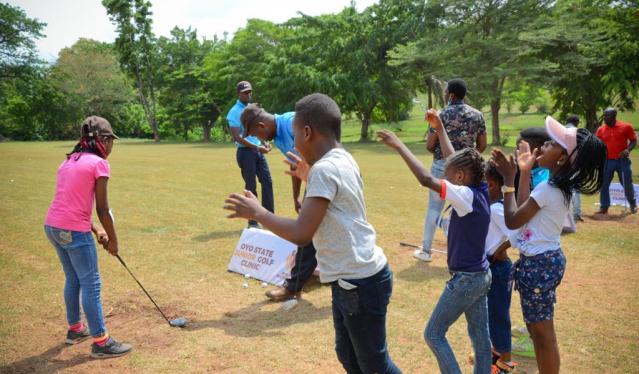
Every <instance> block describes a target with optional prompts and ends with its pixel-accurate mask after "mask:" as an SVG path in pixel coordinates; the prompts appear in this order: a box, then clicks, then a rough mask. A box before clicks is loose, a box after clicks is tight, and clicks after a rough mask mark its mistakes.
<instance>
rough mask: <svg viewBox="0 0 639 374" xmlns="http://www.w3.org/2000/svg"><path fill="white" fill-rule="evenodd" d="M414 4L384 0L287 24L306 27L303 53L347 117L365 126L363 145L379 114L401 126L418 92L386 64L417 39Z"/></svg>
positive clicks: (401, 70) (399, 72)
mask: <svg viewBox="0 0 639 374" xmlns="http://www.w3.org/2000/svg"><path fill="white" fill-rule="evenodd" d="M413 14H415V8H414V4H413V2H406V1H392V0H382V1H380V3H379V4H374V5H372V6H370V7H368V8H366V9H365V10H364V11H363V12H362V13H358V12H357V10H356V9H355V8H354V6H350V7H347V8H345V9H344V10H343V11H342V12H340V13H338V14H335V15H324V16H319V17H309V16H304V15H302V17H300V18H299V19H298V20H291V21H289V23H292V24H294V25H295V26H297V27H302V28H303V30H304V32H306V33H307V38H310V39H312V40H313V41H312V43H308V42H307V43H304V44H302V45H306V46H308V48H307V50H306V51H305V53H307V54H309V55H311V56H312V57H313V63H314V64H313V66H314V67H315V69H316V71H318V72H320V73H321V74H322V75H323V76H324V77H325V78H322V77H320V78H318V79H316V80H315V81H316V82H318V85H319V86H321V87H322V88H324V89H325V92H326V93H327V94H329V95H331V96H333V97H334V98H335V100H336V101H337V103H338V104H339V105H340V108H341V109H342V111H343V112H345V113H349V112H352V113H355V114H356V116H357V118H358V119H359V120H360V121H361V130H360V141H365V140H367V139H368V136H369V127H370V124H371V121H372V119H373V113H374V111H375V110H376V109H377V110H379V113H380V114H381V116H382V117H383V118H384V119H386V120H388V121H397V120H398V119H399V118H400V116H401V111H402V110H406V109H407V108H408V107H409V105H410V100H411V98H412V96H413V93H414V90H413V89H412V84H411V82H410V80H409V77H408V76H407V75H406V74H404V71H403V69H401V68H399V67H397V66H391V65H389V64H388V59H389V56H388V51H390V50H391V49H392V48H393V47H394V46H395V45H396V44H398V43H406V42H408V41H410V40H411V38H414V36H415V35H416V34H417V32H416V30H415V28H418V27H419V23H418V22H405V20H406V19H407V18H408V16H409V15H413Z"/></svg>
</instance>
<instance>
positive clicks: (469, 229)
mask: <svg viewBox="0 0 639 374" xmlns="http://www.w3.org/2000/svg"><path fill="white" fill-rule="evenodd" d="M440 196H441V198H442V199H444V200H446V201H448V202H449V203H450V205H451V206H452V207H453V209H452V213H451V217H450V223H449V224H448V269H449V270H450V271H463V272H469V273H476V272H480V271H485V270H486V269H488V267H489V263H488V260H487V259H486V251H485V246H486V235H488V227H489V225H490V203H489V201H490V199H489V197H488V184H487V183H485V182H482V183H480V184H479V185H477V186H458V185H455V184H452V183H450V182H449V181H447V180H445V179H442V191H441V195H440Z"/></svg>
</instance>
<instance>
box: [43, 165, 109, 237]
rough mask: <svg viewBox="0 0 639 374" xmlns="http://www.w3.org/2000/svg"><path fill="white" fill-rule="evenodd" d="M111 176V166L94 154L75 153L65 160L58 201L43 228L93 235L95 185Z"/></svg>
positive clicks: (61, 171)
mask: <svg viewBox="0 0 639 374" xmlns="http://www.w3.org/2000/svg"><path fill="white" fill-rule="evenodd" d="M78 156H80V157H79V158H78ZM76 158H77V160H76ZM110 174H111V168H110V167H109V162H108V161H107V160H105V159H103V158H101V157H99V156H97V155H94V154H93V153H74V154H72V155H71V157H69V159H68V160H64V162H63V163H62V165H60V167H59V168H58V176H57V181H56V186H55V197H54V198H53V202H52V203H51V206H50V207H49V211H48V212H47V217H46V218H45V220H44V224H45V225H48V226H51V227H55V228H58V229H64V230H71V231H80V232H88V231H91V211H92V209H93V202H94V201H95V181H96V180H97V179H98V178H100V177H107V178H108V177H109V176H110Z"/></svg>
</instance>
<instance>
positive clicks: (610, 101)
mask: <svg viewBox="0 0 639 374" xmlns="http://www.w3.org/2000/svg"><path fill="white" fill-rule="evenodd" d="M638 38H639V16H638V13H637V8H636V1H612V0H608V1H604V0H602V1H589V0H588V1H586V0H578V1H559V2H557V5H556V6H555V8H554V11H553V13H552V14H550V15H548V16H547V17H544V18H542V19H540V21H539V23H538V25H537V27H536V31H534V32H529V33H526V34H523V35H522V36H521V39H522V42H523V44H524V45H526V46H527V49H526V50H525V52H524V53H525V56H526V58H527V59H528V60H533V59H536V60H538V61H541V62H543V63H545V64H546V69H545V71H546V74H545V76H546V77H548V78H547V79H546V81H547V84H548V85H549V88H550V92H551V97H552V99H553V100H554V102H555V105H554V110H560V111H561V114H562V117H565V116H566V115H568V114H569V113H575V114H580V115H582V116H584V117H585V119H586V126H587V128H588V129H590V130H591V131H594V130H595V129H596V128H597V126H598V125H599V122H600V121H599V118H598V116H597V113H598V112H599V111H601V110H602V109H604V108H605V107H607V106H610V105H613V106H617V107H618V108H619V109H621V110H626V109H633V108H634V105H635V100H637V98H639V96H638V90H639V84H638V83H639V43H637V40H639V39H638Z"/></svg>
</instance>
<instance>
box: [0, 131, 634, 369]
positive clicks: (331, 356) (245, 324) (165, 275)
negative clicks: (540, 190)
mask: <svg viewBox="0 0 639 374" xmlns="http://www.w3.org/2000/svg"><path fill="white" fill-rule="evenodd" d="M72 145H73V142H43V143H20V142H9V143H0V372H2V373H5V372H6V373H16V372H25V373H33V372H36V373H51V372H57V371H61V372H74V373H75V372H86V373H93V372H103V371H105V370H106V371H109V372H114V373H115V372H117V373H128V372H136V373H140V372H144V373H157V372H166V373H168V372H171V373H175V372H228V373H338V372H341V371H342V370H341V366H340V364H339V362H338V361H337V358H336V355H335V352H334V350H333V347H334V343H333V339H334V334H333V326H332V316H331V301H330V300H331V296H330V288H329V287H323V286H320V285H319V284H317V283H314V284H311V285H309V286H308V287H307V288H306V292H305V294H304V295H303V301H302V302H300V304H299V305H298V306H297V307H296V308H295V309H293V310H291V311H288V312H285V311H283V310H281V309H280V306H279V304H274V303H270V302H267V301H266V299H265V297H264V295H263V294H264V291H265V289H264V288H261V287H260V284H259V282H257V281H251V282H250V287H249V288H248V289H243V288H242V287H241V285H242V283H243V282H244V278H243V277H242V276H240V275H238V274H233V273H229V272H227V271H226V268H227V264H228V261H229V258H230V256H231V253H232V252H233V250H234V246H235V244H236V243H237V240H238V238H239V236H240V233H241V231H242V229H243V228H244V226H245V222H244V221H239V220H228V219H226V218H225V212H224V211H223V210H222V205H223V200H224V198H225V196H226V195H228V194H229V193H231V192H238V191H241V190H242V187H243V183H242V180H241V177H240V173H239V169H238V168H237V165H236V162H235V149H234V147H233V146H232V145H230V144H228V145H219V144H217V145H212V144H201V143H194V144H180V143H178V144H171V143H162V144H152V143H148V142H141V141H128V140H122V141H119V142H117V143H116V145H115V147H114V151H113V154H112V157H110V158H109V161H110V163H111V168H112V178H111V180H110V181H109V200H110V203H111V206H112V209H113V212H114V214H115V217H116V227H117V230H118V234H119V242H120V251H121V255H122V257H123V258H124V259H125V261H127V263H128V265H129V266H130V267H131V269H132V271H133V272H134V273H135V274H136V275H137V277H138V278H139V279H140V280H141V281H142V283H143V284H144V285H145V287H146V288H147V289H148V290H149V292H150V293H151V294H152V295H153V296H154V298H155V299H156V300H157V301H158V303H159V304H160V305H161V306H162V307H163V308H165V309H166V311H167V314H169V317H176V316H185V317H187V318H188V320H189V322H190V323H189V326H188V327H187V328H186V329H182V330H181V329H177V328H171V327H169V326H168V325H167V324H166V323H165V322H164V321H163V319H162V318H161V316H160V315H159V314H158V313H157V312H156V311H155V310H154V308H153V306H152V304H151V303H150V302H149V301H148V300H147V299H146V297H145V296H144V294H143V293H142V292H141V290H140V289H139V288H138V286H137V285H136V284H135V282H134V281H133V279H131V278H130V276H129V275H128V274H127V273H126V271H125V270H124V268H122V267H121V265H120V264H119V263H118V262H117V261H116V260H115V259H114V258H113V257H111V256H110V255H109V254H108V253H106V252H105V251H103V250H101V249H100V252H99V257H100V271H101V275H102V281H103V292H102V298H103V305H104V313H105V314H106V324H107V327H108V329H109V331H110V333H111V334H112V335H113V336H114V337H116V338H117V339H121V340H125V341H128V342H130V343H132V344H133V345H134V347H135V350H134V352H133V353H132V354H130V355H128V356H126V357H122V358H117V359H111V360H93V359H90V358H89V355H88V353H89V350H90V343H89V342H84V343H81V344H79V345H76V346H72V347H66V346H65V345H64V344H63V341H64V336H65V332H66V321H65V314H64V303H63V297H62V290H63V284H64V275H63V272H62V270H61V267H60V264H59V262H58V259H57V257H56V254H55V251H54V250H53V248H52V247H51V245H50V244H49V243H48V242H47V240H46V238H45V235H44V232H43V228H42V222H43V217H44V215H45V213H46V210H47V208H48V205H49V203H50V202H51V199H52V197H53V192H54V184H55V172H56V169H57V167H58V165H59V163H60V162H61V161H62V160H63V158H64V155H65V153H66V152H68V151H69V150H70V149H71V148H72ZM345 146H346V148H347V149H348V150H349V151H351V152H352V153H353V155H354V157H355V159H356V160H357V161H358V163H359V165H360V167H361V171H362V175H363V178H364V182H365V196H366V202H367V207H368V217H369V219H370V221H371V223H372V224H373V226H374V227H375V228H376V230H377V234H378V244H379V245H380V246H381V247H383V248H384V251H385V253H386V255H387V257H388V259H389V261H390V264H391V267H392V269H393V271H394V273H395V284H394V292H393V297H392V301H391V304H390V306H389V311H388V344H389V349H390V353H391V356H392V357H393V359H394V360H395V362H396V363H397V364H398V366H399V367H400V368H402V369H403V371H404V372H405V373H435V372H437V365H436V361H435V358H434V356H433V355H432V353H431V352H430V350H429V349H428V347H427V346H426V344H425V342H424V340H423V329H424V326H425V323H426V321H427V319H428V317H429V315H430V313H431V311H432V310H433V308H434V306H435V303H436V302H437V299H438V297H439V295H440V293H441V292H442V289H443V287H444V282H445V281H446V280H447V279H448V278H449V275H448V272H447V269H446V260H445V258H444V257H442V256H440V255H436V258H435V260H434V261H433V262H432V263H430V264H426V263H421V262H416V261H415V260H414V259H413V258H412V256H411V253H412V251H411V250H407V249H404V248H401V247H399V245H398V243H399V242H400V241H408V242H413V243H418V242H419V241H420V239H421V232H422V224H423V215H424V212H425V210H426V204H427V191H426V190H425V189H423V188H421V187H420V186H418V184H417V182H416V181H415V179H414V178H413V177H412V175H411V174H410V173H409V171H408V169H407V168H406V167H405V166H404V164H403V162H402V161H401V159H400V158H399V157H398V156H396V155H395V154H393V153H390V152H389V151H388V150H386V149H385V148H383V147H382V146H380V145H379V144H376V143H371V144H354V143H348V144H346V145H345ZM411 148H412V149H413V150H414V151H415V152H416V153H417V154H418V155H419V157H420V159H422V160H423V161H424V162H425V163H426V164H427V165H430V163H431V157H430V156H429V155H427V154H426V151H425V150H424V145H423V143H412V144H411ZM268 160H269V163H270V167H271V172H272V175H273V179H274V189H275V201H276V210H277V213H279V214H282V215H286V216H293V214H294V211H293V204H292V199H291V192H290V178H289V177H288V176H286V175H284V164H283V163H282V161H281V160H282V157H281V155H280V154H279V153H278V152H272V153H271V154H269V155H268ZM633 160H634V161H635V181H638V178H637V171H638V170H637V168H638V167H639V166H636V165H639V162H638V161H639V157H638V156H637V152H633ZM596 201H597V198H596V197H595V196H593V197H586V198H585V199H584V201H583V209H584V211H585V213H586V215H587V217H586V222H584V223H580V224H579V225H578V232H577V233H576V234H572V235H567V236H564V237H563V239H562V247H563V250H564V252H565V254H566V256H567V259H568V267H567V272H566V276H565V278H564V281H563V283H562V285H561V286H560V287H559V291H558V299H559V302H558V304H557V310H556V315H555V316H556V319H555V321H556V328H557V334H558V339H559V346H560V349H561V354H562V372H564V373H613V372H614V373H617V372H624V373H628V372H638V369H636V363H635V361H636V356H637V354H638V353H639V312H638V311H639V292H638V291H637V285H639V266H638V265H637V262H638V261H639V244H638V240H639V231H638V229H639V216H638V215H634V216H625V215H622V214H621V213H622V210H621V208H613V209H611V211H612V213H613V218H614V219H610V220H606V221H601V220H593V219H592V218H591V217H590V215H591V214H592V213H593V212H594V211H595V210H596V208H597V207H596V206H595V204H594V203H595V202H596ZM436 239H437V240H436V245H438V246H439V247H440V248H443V247H444V246H445V242H444V241H443V239H444V238H443V235H442V233H441V232H438V233H437V237H436ZM516 256H517V254H516V253H514V252H511V257H512V258H513V259H514V258H515V257H516ZM511 315H512V318H513V321H514V324H515V325H520V324H521V321H522V317H521V309H520V307H519V298H518V296H517V294H515V296H514V297H513V307H512V309H511ZM448 336H449V339H450V341H451V343H452V345H453V347H454V349H455V352H456V354H457V358H458V360H459V361H460V363H461V364H462V367H463V370H464V372H471V367H470V366H469V365H468V363H467V360H466V358H467V356H468V354H469V353H470V352H471V346H470V342H469V339H468V337H467V334H466V322H465V320H464V319H463V318H462V319H461V320H460V321H459V322H458V323H456V324H455V325H454V326H453V327H452V328H451V330H450V332H449V334H448ZM519 361H520V362H522V370H521V371H520V372H524V373H534V372H535V371H536V369H531V368H533V367H534V364H533V363H532V362H531V361H530V360H523V359H519Z"/></svg>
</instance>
